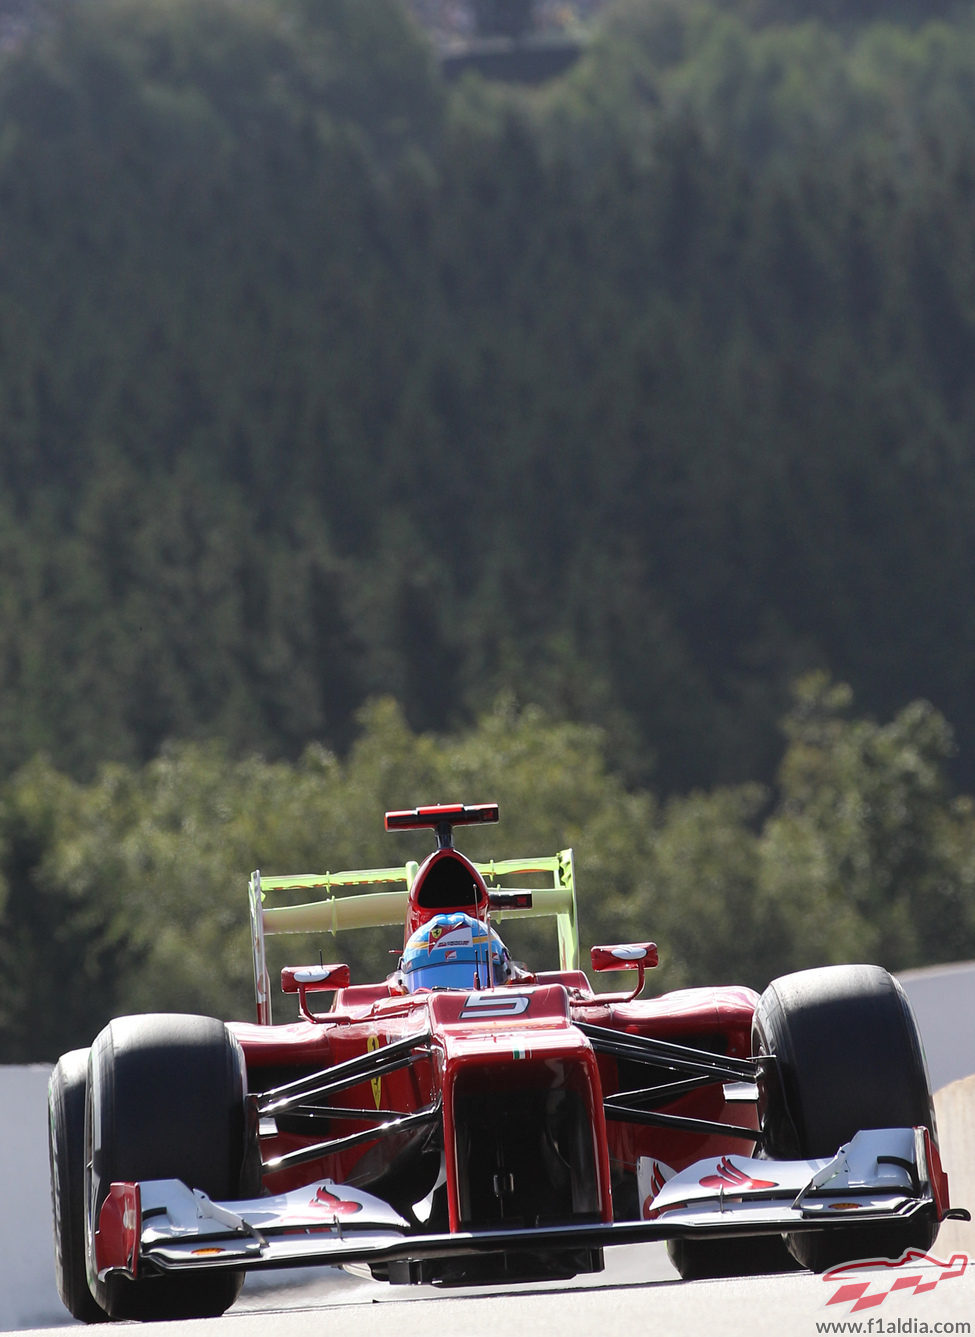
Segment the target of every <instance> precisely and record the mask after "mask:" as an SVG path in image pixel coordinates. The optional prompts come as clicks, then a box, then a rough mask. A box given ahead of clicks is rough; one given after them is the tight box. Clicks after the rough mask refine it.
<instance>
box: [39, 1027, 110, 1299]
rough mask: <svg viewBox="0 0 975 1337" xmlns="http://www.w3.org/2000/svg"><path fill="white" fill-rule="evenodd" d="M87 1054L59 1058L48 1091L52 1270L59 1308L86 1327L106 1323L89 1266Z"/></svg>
mask: <svg viewBox="0 0 975 1337" xmlns="http://www.w3.org/2000/svg"><path fill="white" fill-rule="evenodd" d="M87 1087H88V1050H87V1049H73V1050H72V1051H71V1053H69V1054H63V1055H62V1056H61V1058H59V1059H58V1062H57V1064H56V1065H55V1068H54V1071H53V1072H52V1073H51V1080H50V1082H49V1083H48V1088H47V1108H48V1154H49V1158H50V1166H51V1210H52V1215H53V1218H54V1271H55V1281H56V1283H57V1288H58V1295H60V1297H61V1303H62V1304H63V1305H64V1307H65V1309H67V1311H68V1312H69V1313H70V1314H71V1316H72V1318H76V1319H79V1320H80V1321H81V1322H82V1323H104V1322H105V1321H106V1319H107V1318H108V1315H107V1314H106V1313H105V1310H104V1309H102V1307H101V1305H100V1304H98V1302H97V1301H96V1300H95V1298H94V1296H93V1295H92V1293H91V1291H90V1290H89V1288H88V1275H87V1269H86V1266H85V1096H86V1091H87Z"/></svg>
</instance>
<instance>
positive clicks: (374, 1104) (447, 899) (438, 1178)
mask: <svg viewBox="0 0 975 1337" xmlns="http://www.w3.org/2000/svg"><path fill="white" fill-rule="evenodd" d="M442 811H443V810H441V809H419V810H417V812H416V813H414V814H409V813H404V814H393V815H391V816H393V817H394V818H396V819H398V820H396V821H394V822H392V823H389V822H388V824H389V825H392V826H393V827H394V828H395V827H396V826H408V825H411V824H412V825H430V826H435V825H436V816H435V815H436V814H438V813H440V812H442ZM466 811H467V812H471V811H478V812H480V811H481V809H476V810H471V809H468V810H466ZM428 814H434V816H433V817H431V816H428ZM457 820H460V819H459V818H457V817H454V818H453V821H455V822H456V821H457ZM467 820H492V818H484V817H477V818H468V819H467ZM489 900H490V896H489V891H488V888H487V886H486V885H485V882H484V879H483V877H482V876H481V874H480V873H479V872H478V871H477V869H476V868H475V866H474V864H473V863H472V862H471V861H470V860H468V859H467V858H465V856H464V855H462V854H460V853H459V852H458V851H456V850H454V849H453V848H452V846H451V845H450V844H444V845H442V847H441V848H439V849H438V850H436V851H435V852H434V853H432V854H431V855H429V856H428V857H427V859H426V860H425V861H424V862H423V864H422V865H421V866H420V868H419V870H418V872H417V874H416V876H415V878H414V881H413V884H412V887H411V889H410V894H409V898H408V904H407V910H406V918H405V928H404V936H405V937H406V938H408V937H409V936H410V934H411V933H412V932H413V931H414V930H415V929H416V928H418V927H419V926H420V925H422V924H424V923H426V922H427V920H429V919H430V917H431V916H433V915H435V914H439V913H442V912H446V911H454V910H461V911H464V912H465V913H467V914H471V915H476V916H477V917H478V918H481V919H484V918H487V916H488V913H489V909H488V907H489ZM619 950H620V949H613V948H598V949H594V962H595V964H596V965H597V967H598V968H607V967H609V968H623V967H630V966H632V967H638V968H639V970H640V978H641V983H642V977H643V971H644V969H645V967H646V966H648V965H649V966H652V965H655V964H656V948H655V947H654V946H653V944H652V943H647V944H643V945H641V946H640V947H636V948H630V949H626V952H625V953H622V952H621V955H623V958H624V959H622V960H620V961H614V960H613V959H612V953H614V952H616V951H619ZM336 970H337V968H335V967H323V968H322V969H321V972H320V973H321V974H322V975H323V977H327V979H328V980H330V981H335V980H337V979H342V980H343V982H344V977H343V976H342V975H341V973H338V974H337V973H336ZM309 973H311V972H309ZM284 978H285V987H286V988H287V989H288V991H289V992H292V991H298V992H299V994H300V1002H301V1007H302V1011H303V1013H304V1016H305V1018H306V1019H305V1020H301V1021H297V1022H294V1023H291V1024H288V1025H278V1026H270V1025H248V1024H241V1023H236V1024H232V1027H231V1028H232V1030H233V1031H234V1033H235V1034H236V1035H237V1037H238V1039H239V1040H240V1042H241V1045H242V1047H243V1050H244V1054H245V1057H246V1061H247V1071H248V1084H249V1088H250V1090H251V1092H252V1093H257V1094H258V1096H259V1098H264V1093H267V1092H269V1091H276V1090H277V1089H278V1088H281V1087H286V1086H287V1085H288V1084H289V1083H293V1082H294V1081H296V1080H297V1079H300V1078H304V1077H308V1078H309V1079H311V1078H312V1076H313V1074H316V1073H321V1072H323V1070H329V1069H333V1068H335V1066H336V1065H341V1064H346V1063H349V1062H350V1061H352V1060H363V1059H365V1058H366V1057H367V1056H368V1055H370V1054H372V1053H374V1052H376V1051H379V1050H384V1049H386V1048H387V1047H388V1046H390V1045H395V1044H397V1043H402V1042H407V1043H408V1041H409V1038H410V1037H411V1036H413V1037H418V1038H417V1044H416V1047H415V1049H414V1050H413V1052H412V1053H411V1054H410V1061H409V1062H406V1063H404V1064H403V1065H402V1066H396V1067H394V1068H392V1070H389V1071H385V1072H381V1073H380V1074H379V1075H376V1076H371V1077H368V1078H365V1079H363V1080H360V1081H358V1082H356V1083H355V1084H353V1085H349V1086H346V1087H345V1088H344V1089H342V1090H341V1091H337V1092H334V1093H333V1094H331V1095H330V1096H329V1097H328V1101H327V1105H328V1109H329V1110H330V1111H331V1113H328V1114H324V1113H323V1112H322V1110H321V1108H319V1109H317V1110H316V1111H315V1112H314V1113H312V1112H311V1111H309V1112H308V1113H307V1114H305V1113H302V1111H301V1109H300V1108H299V1109H298V1110H297V1111H296V1110H295V1109H294V1108H293V1107H292V1108H291V1109H290V1110H289V1112H287V1113H285V1114H282V1115H281V1116H279V1117H274V1118H273V1119H271V1118H266V1119H265V1120H264V1122H263V1125H262V1137H261V1151H262V1158H263V1161H264V1184H265V1188H266V1189H267V1190H268V1191H270V1192H272V1193H282V1192H286V1191H288V1190H290V1189H293V1188H297V1187H299V1186H300V1185H302V1184H305V1183H308V1182H309V1181H310V1180H312V1179H319V1178H320V1179H325V1178H328V1179H333V1180H335V1181H336V1182H337V1183H347V1184H352V1185H357V1186H360V1187H365V1188H368V1189H369V1190H370V1191H374V1192H376V1193H377V1194H378V1195H379V1196H381V1197H383V1198H384V1199H386V1200H389V1201H392V1202H393V1203H394V1204H395V1206H396V1207H397V1209H398V1210H399V1211H401V1212H403V1213H404V1214H409V1212H410V1210H411V1208H416V1205H417V1204H418V1203H421V1202H422V1201H423V1200H429V1212H430V1220H431V1224H432V1225H433V1226H435V1227H436V1228H438V1229H440V1230H442V1231H443V1230H449V1231H458V1230H471V1229H490V1228H494V1227H498V1226H503V1225H508V1224H511V1223H515V1224H522V1225H526V1226H530V1225H540V1224H547V1225H556V1224H560V1225H569V1224H573V1223H583V1222H586V1223H590V1222H595V1221H610V1220H613V1219H614V1218H615V1219H617V1220H618V1219H625V1218H627V1217H631V1218H632V1217H638V1216H639V1215H640V1204H639V1202H638V1195H637V1193H636V1167H637V1161H638V1159H639V1158H640V1157H648V1158H651V1159H652V1160H653V1161H654V1163H655V1165H656V1166H657V1167H658V1173H659V1176H660V1177H661V1178H662V1179H666V1178H669V1177H670V1176H671V1174H673V1173H674V1172H676V1171H679V1170H681V1169H684V1168H685V1167H687V1166H689V1165H691V1164H693V1163H694V1162H696V1161H699V1160H702V1159H704V1158H707V1157H712V1156H718V1155H721V1154H723V1153H731V1152H736V1153H739V1154H740V1153H742V1152H746V1151H747V1152H750V1150H751V1148H752V1146H753V1144H754V1139H750V1138H749V1136H748V1132H747V1131H746V1130H757V1128H758V1118H757V1110H756V1105H755V1102H754V1099H751V1100H749V1099H745V1100H742V1099H741V1098H740V1096H741V1093H740V1091H739V1092H738V1093H737V1094H738V1097H739V1098H737V1099H735V1098H733V1097H731V1098H729V1094H728V1091H727V1088H728V1086H729V1085H730V1083H728V1082H724V1081H722V1080H720V1079H718V1080H715V1078H714V1075H713V1074H712V1075H711V1076H710V1078H708V1077H704V1078H699V1079H698V1080H697V1081H696V1082H695V1080H694V1079H693V1078H692V1079H691V1080H690V1081H688V1079H687V1074H686V1071H684V1070H683V1069H680V1068H678V1070H677V1071H676V1073H671V1074H669V1075H670V1076H671V1077H674V1078H675V1085H674V1090H673V1094H672V1096H671V1097H670V1098H667V1096H666V1093H664V1095H661V1094H660V1091H659V1088H660V1087H661V1084H663V1085H664V1086H666V1083H667V1078H668V1072H667V1069H668V1063H667V1059H666V1055H665V1056H664V1057H662V1058H661V1059H660V1061H659V1063H657V1064H656V1065H654V1064H651V1066H652V1067H655V1080H654V1081H652V1082H651V1083H650V1085H652V1086H654V1087H655V1088H657V1098H656V1099H655V1100H654V1101H652V1102H651V1106H652V1114H651V1116H650V1119H649V1120H648V1121H644V1120H643V1118H628V1117H626V1114H625V1112H623V1111H615V1110H613V1109H612V1100H611V1098H612V1097H620V1096H623V1095H624V1093H628V1092H634V1089H635V1088H646V1087H647V1086H648V1081H647V1059H646V1057H641V1058H638V1059H633V1058H631V1057H629V1056H628V1055H627V1054H626V1053H621V1054H616V1053H613V1052H607V1050H606V1046H605V1044H603V1045H598V1044H594V1042H593V1039H592V1028H595V1029H596V1033H598V1034H599V1035H605V1034H606V1033H615V1034H616V1035H617V1036H618V1037H619V1038H620V1039H621V1040H622V1041H626V1040H627V1039H632V1040H636V1041H640V1040H647V1039H650V1040H654V1041H661V1042H664V1044H665V1045H666V1044H668V1043H669V1044H673V1045H676V1046H681V1047H682V1052H686V1051H687V1050H688V1049H689V1050H691V1051H698V1053H699V1057H700V1059H701V1060H702V1061H704V1062H705V1063H706V1062H707V1061H709V1060H715V1059H717V1060H718V1061H719V1062H720V1061H721V1060H730V1061H731V1062H732V1063H733V1062H734V1061H735V1060H737V1061H739V1062H741V1061H745V1060H747V1059H748V1057H749V1054H750V1035H751V1023H752V1014H753V1012H754V1008H755V1004H756V1002H757V995H756V994H755V993H754V992H753V991H751V990H749V989H745V988H707V989H688V990H683V991H680V992H677V993H672V994H665V995H663V996H662V997H659V998H656V999H650V1000H645V1001H644V1000H639V999H637V998H636V997H634V996H633V994H631V993H621V994H603V995H597V994H595V993H594V992H593V990H592V988H591V986H590V982H589V980H588V979H587V977H586V975H585V974H584V973H583V972H582V971H579V970H560V971H550V972H541V973H538V974H534V975H522V976H521V977H520V978H516V979H515V980H514V981H512V982H510V983H508V984H507V985H505V986H503V987H499V988H494V989H482V990H475V989H473V988H472V990H471V991H470V992H465V991H462V990H450V991H434V992H428V991H425V990H421V991H420V992H419V993H416V994H413V995H406V994H403V993H402V992H401V991H398V985H397V983H396V981H395V978H393V979H392V982H386V983H383V984H374V985H352V986H347V987H342V988H338V989H336V991H335V994H334V1000H333V1003H332V1006H331V1008H330V1009H329V1010H328V1011H325V1012H320V1013H315V1012H312V1011H311V1010H310V1008H309V1006H308V1000H307V997H306V989H305V988H304V987H303V986H302V985H301V984H300V982H299V980H300V972H295V970H294V968H289V969H288V970H287V971H285V973H284ZM314 987H316V986H315V985H314V984H310V985H308V986H307V989H308V990H309V991H310V990H311V989H313V988H314ZM317 987H323V986H322V985H318V986H317ZM332 987H333V988H334V983H332ZM681 1079H683V1080H681ZM746 1094H747V1093H746ZM608 1098H610V1105H609V1106H607V1104H606V1102H607V1099H608ZM265 1103H266V1102H265ZM272 1103H273V1097H272ZM623 1103H624V1104H625V1103H626V1102H625V1101H624V1102H623ZM607 1110H609V1111H610V1117H607V1113H606V1111H607ZM423 1111H428V1112H430V1111H435V1115H434V1114H431V1117H430V1119H429V1121H428V1122H426V1123H423V1122H421V1123H419V1124H418V1125H408V1126H406V1127H400V1126H399V1125H398V1124H397V1121H398V1120H400V1119H402V1118H403V1117H404V1116H410V1115H415V1114H417V1113H418V1112H423ZM346 1112H347V1113H346ZM377 1122H379V1123H383V1124H388V1125H389V1127H387V1128H384V1129H382V1130H380V1131H377V1135H376V1136H375V1137H369V1132H370V1129H372V1128H375V1127H376V1125H377ZM736 1128H740V1129H742V1130H743V1131H742V1133H741V1134H738V1135H735V1132H734V1130H735V1129H736ZM726 1129H727V1131H726ZM316 1147H317V1148H319V1149H320V1150H319V1154H315V1153H314V1152H313V1151H312V1149H313V1148H316ZM303 1151H304V1152H305V1153H306V1154H308V1155H309V1159H303V1158H302V1159H296V1153H298V1154H300V1153H302V1152H303ZM438 1190H439V1192H438Z"/></svg>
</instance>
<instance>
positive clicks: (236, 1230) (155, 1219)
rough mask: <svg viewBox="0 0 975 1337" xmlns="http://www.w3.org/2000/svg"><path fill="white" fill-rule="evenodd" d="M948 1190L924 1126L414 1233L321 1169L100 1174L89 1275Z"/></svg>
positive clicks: (801, 1220) (745, 1227) (872, 1212)
mask: <svg viewBox="0 0 975 1337" xmlns="http://www.w3.org/2000/svg"><path fill="white" fill-rule="evenodd" d="M947 1189H948V1185H947V1179H946V1177H945V1175H944V1172H943V1170H942V1168H941V1164H940V1159H939V1156H938V1151H937V1148H936V1146H935V1145H934V1144H933V1142H932V1141H931V1139H930V1136H929V1134H928V1132H927V1130H926V1129H923V1128H895V1129H875V1130H867V1131H864V1132H860V1133H858V1134H857V1135H856V1136H855V1137H854V1138H853V1139H852V1140H851V1141H850V1142H849V1143H847V1144H846V1145H845V1146H844V1147H841V1148H840V1149H839V1151H838V1152H837V1154H836V1155H835V1156H834V1157H832V1158H831V1159H826V1160H801V1161H770V1160H756V1159H751V1158H749V1157H744V1156H722V1157H720V1158H719V1159H717V1160H706V1161H699V1162H697V1163H696V1164H695V1165H693V1166H691V1167H690V1168H689V1169H687V1170H684V1171H682V1172H681V1173H680V1174H677V1175H675V1176H673V1177H672V1178H671V1179H670V1180H669V1181H668V1182H667V1183H666V1184H665V1185H663V1187H662V1188H660V1189H659V1191H658V1192H656V1193H655V1195H654V1196H653V1197H652V1198H649V1199H648V1200H647V1201H646V1203H645V1204H644V1217H645V1219H644V1220H641V1221H618V1222H596V1223H591V1224H588V1223H585V1224H572V1225H562V1226H536V1227H530V1228H525V1227H521V1228H508V1229H495V1230H484V1231H468V1232H456V1233H450V1234H422V1233H417V1231H416V1230H415V1229H414V1228H411V1226H410V1225H409V1223H408V1222H407V1221H406V1220H404V1219H403V1217H401V1216H400V1215H399V1214H398V1213H397V1212H396V1211H394V1210H393V1208H391V1207H390V1206H389V1205H388V1204H387V1203H385V1202H383V1201H381V1200H380V1199H379V1198H376V1197H374V1196H372V1195H370V1194H368V1193H364V1192H363V1191H362V1190H360V1189H356V1188H352V1187H350V1186H348V1185H343V1184H335V1183H333V1182H332V1181H330V1180H322V1181H316V1182H314V1183H312V1184H309V1185H307V1186H305V1187H303V1188H300V1189H296V1190H293V1191H292V1192H290V1193H286V1194H282V1195H279V1196H277V1197H266V1198H255V1199H253V1200H248V1201H234V1202H213V1201H211V1199H209V1198H208V1197H207V1196H206V1195H205V1194H204V1193H201V1192H200V1191H199V1190H192V1189H190V1188H188V1187H187V1186H186V1185H185V1184H183V1183H182V1182H181V1181H179V1180H175V1179H162V1180H149V1181H145V1182H142V1183H120V1184H113V1185H112V1186H111V1190H110V1192H109V1195H108V1197H107V1198H106V1200H105V1202H104V1203H103V1205H102V1209H101V1213H100V1216H99V1226H98V1230H97V1232H96V1234H95V1238H94V1254H95V1258H94V1261H95V1266H96V1270H97V1272H98V1275H99V1277H102V1278H104V1277H105V1276H106V1275H108V1274H109V1273H112V1272H119V1273H123V1274H126V1275H128V1276H130V1277H138V1276H147V1275H150V1274H154V1273H156V1274H157V1273H171V1272H177V1271H184V1270H187V1271H188V1270H197V1269H207V1268H223V1267H232V1268H245V1269H252V1268H274V1267H296V1266H302V1265H309V1266H311V1265H324V1264H329V1265H333V1266H341V1265H344V1264H349V1263H371V1264H380V1263H381V1264H388V1263H392V1262H396V1261H401V1260H406V1259H417V1260H419V1259H424V1258H446V1257H460V1256H462V1255H465V1254H466V1255H475V1254H486V1253H488V1254H497V1253H517V1252H522V1251H530V1252H532V1253H537V1252H538V1251H539V1250H547V1249H567V1248H568V1249H575V1248H592V1249H601V1248H603V1247H606V1246H610V1245H614V1244H633V1243H638V1242H641V1241H651V1240H667V1239H676V1238H687V1237H689V1236H694V1237H697V1238H718V1237H723V1236H730V1235H773V1234H782V1233H794V1232H797V1231H804V1230H824V1229H829V1230H843V1229H844V1227H849V1226H854V1225H855V1226H861V1227H862V1226H864V1225H868V1224H876V1223H880V1222H892V1221H903V1220H907V1219H909V1218H912V1217H915V1216H918V1215H926V1216H928V1217H932V1216H933V1217H934V1218H935V1219H937V1220H941V1219H943V1218H944V1217H945V1216H946V1215H948V1214H949V1207H948V1192H947ZM950 1214H952V1215H955V1214H957V1215H967V1213H961V1212H952V1213H950Z"/></svg>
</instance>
